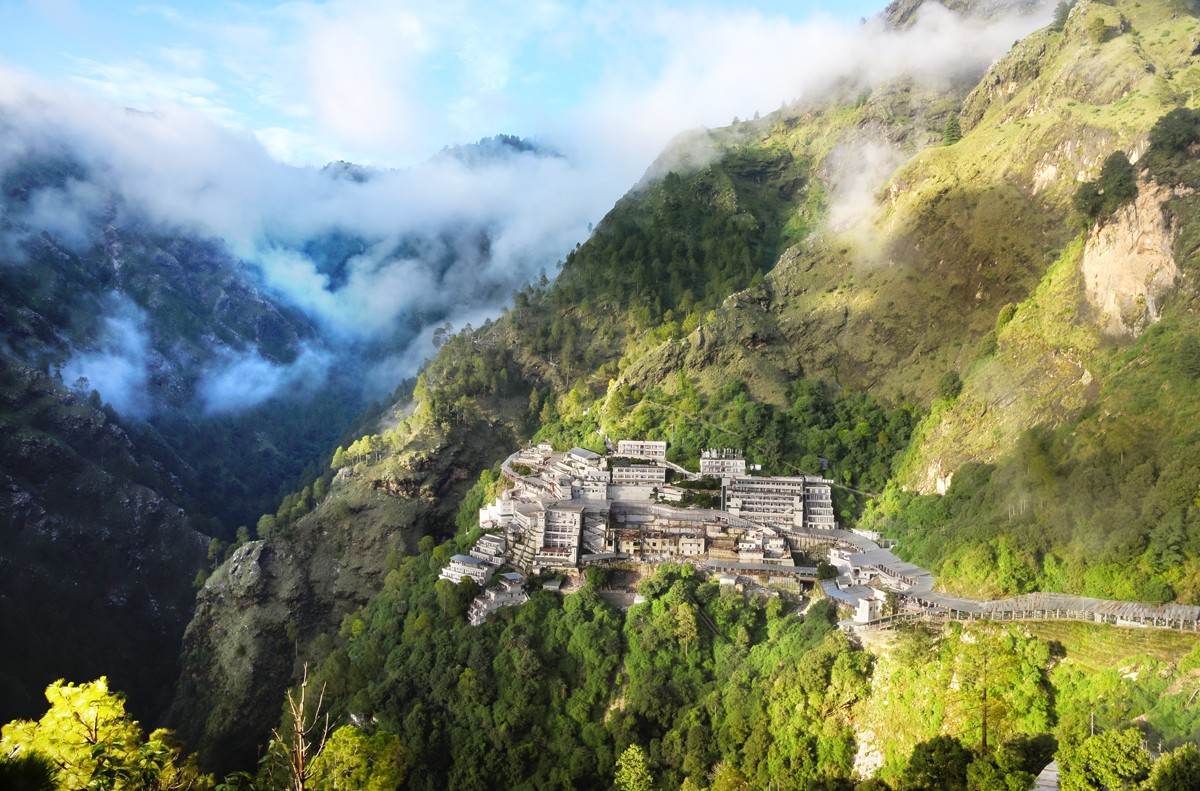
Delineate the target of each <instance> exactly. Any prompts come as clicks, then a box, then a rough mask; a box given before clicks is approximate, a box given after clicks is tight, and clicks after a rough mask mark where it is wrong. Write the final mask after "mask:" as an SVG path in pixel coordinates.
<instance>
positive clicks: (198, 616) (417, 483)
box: [0, 0, 1200, 791]
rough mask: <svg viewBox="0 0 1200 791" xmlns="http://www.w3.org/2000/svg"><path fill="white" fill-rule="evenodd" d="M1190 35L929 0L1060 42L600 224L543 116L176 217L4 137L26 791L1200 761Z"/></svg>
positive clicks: (855, 93) (634, 779) (885, 17)
mask: <svg viewBox="0 0 1200 791" xmlns="http://www.w3.org/2000/svg"><path fill="white" fill-rule="evenodd" d="M1197 13H1198V12H1197V9H1196V8H1194V7H1193V5H1192V4H1189V3H1175V2H1167V1H1166V0H1141V2H1134V1H1133V0H1112V2H1098V0H1078V2H1073V3H1061V4H1057V5H1053V6H1052V5H1039V4H1037V3H1026V2H976V0H963V2H958V1H957V0H956V1H955V2H949V0H946V2H933V0H928V1H927V2H921V1H920V0H912V2H909V1H908V0H898V2H895V3H892V4H891V5H889V6H888V7H887V8H886V9H884V10H883V11H882V12H881V13H880V14H879V15H878V16H877V17H875V18H873V19H871V20H864V21H863V23H862V24H861V25H860V29H859V30H858V32H857V33H856V35H859V36H863V37H866V40H868V41H873V42H875V43H877V44H878V45H879V46H880V47H883V48H884V49H886V46H891V43H890V42H904V41H909V40H910V39H905V38H903V37H904V36H912V37H914V39H912V40H916V41H918V42H921V41H924V42H925V43H926V44H928V45H929V46H932V44H931V42H934V41H937V42H938V45H939V46H943V45H945V46H950V43H952V44H954V45H955V46H961V45H962V43H963V42H962V41H954V42H950V43H947V41H946V37H953V36H959V37H967V38H968V39H969V38H970V37H971V36H980V37H981V38H980V40H983V37H984V36H985V34H987V33H988V31H992V30H995V29H1002V30H1007V29H1008V28H1006V27H1004V25H1018V24H1020V25H1024V28H1023V31H1024V32H1022V33H1021V36H1020V38H1019V39H1018V40H1017V41H1015V42H1013V43H1012V44H1011V46H1009V44H1008V43H1007V42H1005V43H1004V46H1005V47H1007V50H1006V51H1003V52H1001V53H999V57H998V58H997V59H996V60H995V61H994V62H993V63H991V64H990V65H987V66H986V68H984V67H983V66H972V65H970V63H974V61H970V62H968V61H965V60H964V61H962V63H963V64H967V65H961V67H955V68H951V67H950V66H946V67H944V68H938V69H928V68H927V69H926V70H925V71H920V70H916V69H914V70H913V71H912V72H911V73H906V72H904V71H903V70H896V71H895V72H893V71H888V72H886V75H885V76H880V75H879V74H876V73H875V72H873V71H871V69H870V68H868V65H867V63H866V61H864V63H863V64H860V66H858V67H856V68H853V69H847V70H845V71H844V73H840V76H839V77H838V79H836V80H831V81H830V83H829V84H828V85H825V86H823V87H822V89H821V90H820V91H816V92H811V93H809V94H806V95H805V96H803V97H801V98H799V99H795V100H790V99H789V100H787V101H784V103H783V104H782V106H780V108H779V109H778V110H776V111H773V112H767V113H761V114H760V113H757V112H756V113H755V114H754V117H753V118H751V119H749V120H744V121H743V120H738V119H735V120H734V122H733V123H731V124H729V125H727V126H721V127H711V128H700V129H693V130H691V131H687V132H684V133H682V134H680V135H678V136H677V137H676V138H674V139H673V141H672V142H671V144H670V145H669V146H668V147H667V148H666V149H665V150H664V151H662V152H661V153H660V154H659V156H658V158H657V159H656V160H655V161H654V162H652V163H651V164H650V165H649V167H648V168H647V169H646V171H645V175H644V176H643V177H642V179H641V180H640V181H638V182H636V183H635V184H634V185H633V186H632V187H630V188H628V191H627V192H625V194H624V195H623V197H621V198H620V199H619V200H617V201H616V202H615V204H613V205H611V207H607V206H606V207H605V208H606V212H607V213H606V214H605V215H604V216H603V218H602V219H600V220H599V221H598V222H596V223H595V224H594V225H593V224H592V223H590V222H588V223H587V232H586V234H585V233H582V232H580V228H579V225H581V224H582V223H581V222H580V220H579V216H581V215H578V214H576V213H572V212H574V211H575V210H577V209H578V208H579V207H578V206H577V205H576V204H575V202H578V201H581V200H582V199H581V198H578V197H577V196H571V195H570V194H569V190H568V189H566V186H569V185H571V184H573V183H574V182H570V181H569V180H565V177H564V176H563V173H564V172H570V170H571V168H573V167H575V166H576V165H575V164H574V161H573V159H572V157H573V156H576V155H577V154H578V152H573V151H571V150H570V149H568V148H564V149H562V152H560V150H559V149H557V148H555V147H554V146H552V145H549V144H542V143H541V142H537V141H530V140H525V139H523V138H519V137H515V136H508V135H501V136H499V137H496V138H485V139H484V140H481V141H480V143H478V144H475V145H472V146H462V147H456V148H451V149H445V150H444V151H443V152H442V153H441V154H439V155H437V156H435V157H433V158H432V159H430V160H429V161H427V162H425V163H424V164H421V165H417V166H414V167H413V168H412V169H411V170H409V171H400V170H395V171H393V170H386V169H375V168H369V167H363V168H359V167H358V166H353V165H348V164H346V163H344V162H343V163H337V164H335V165H330V166H328V167H325V168H321V169H314V168H307V169H306V168H294V169H287V168H284V167H283V166H282V165H279V164H278V163H274V162H265V161H260V159H259V157H260V154H257V153H247V152H248V151H251V149H252V147H250V148H246V149H245V150H243V149H242V148H237V147H236V146H235V149H236V150H237V151H238V152H240V153H238V158H237V159H236V160H235V161H237V162H240V163H242V167H243V168H244V169H245V171H246V172H247V173H252V174H256V176H257V177H258V178H259V179H260V185H259V186H258V187H254V188H250V187H247V186H245V184H241V185H240V186H239V182H238V181H237V180H236V179H232V180H230V179H229V178H228V174H225V175H223V176H222V177H221V178H218V179H216V180H215V181H213V182H212V183H211V184H209V185H208V186H206V187H205V188H204V189H202V190H199V191H198V192H195V193H192V192H187V191H186V190H185V192H184V195H185V197H186V200H180V201H178V202H175V201H163V202H161V205H159V204H154V203H153V202H151V201H147V199H146V195H147V193H145V192H144V191H139V190H143V189H144V180H143V179H141V178H133V177H132V176H131V175H130V173H129V172H126V170H129V169H132V172H134V173H135V174H141V173H145V172H147V170H146V169H147V168H149V166H148V165H146V166H145V167H143V166H142V165H139V164H137V163H136V162H131V160H129V159H128V158H126V159H121V158H120V157H117V158H115V159H111V160H105V159H104V158H103V157H102V156H100V155H99V154H96V153H95V150H91V149H88V148H87V147H86V146H83V147H80V148H78V150H77V151H76V153H75V154H71V153H70V151H72V145H74V144H73V142H72V141H71V140H70V139H68V138H69V135H66V133H65V132H64V133H61V135H60V138H55V140H57V142H56V144H55V145H49V144H45V145H42V146H41V147H40V148H36V149H33V148H23V149H22V148H19V147H17V146H15V145H13V146H8V147H7V148H4V147H0V154H2V155H3V156H0V165H2V167H0V187H2V195H3V201H4V203H3V206H4V213H3V216H2V225H0V231H2V233H0V253H2V254H3V256H4V257H5V258H4V264H5V265H4V267H2V268H0V294H3V299H2V300H0V329H2V330H3V341H4V343H3V346H2V347H0V420H3V422H4V425H5V428H6V431H5V433H4V439H3V440H2V441H0V487H3V488H4V490H5V492H6V493H7V496H6V497H3V498H0V501H2V502H3V504H2V505H0V512H3V531H4V532H3V541H2V542H0V633H2V634H3V635H4V636H5V645H7V646H18V648H16V649H15V650H14V649H6V650H4V651H3V652H0V715H3V716H0V721H9V720H11V722H10V724H8V725H6V726H4V729H3V732H2V734H3V735H2V736H0V778H6V777H7V776H6V775H4V772H6V771H9V767H10V766H17V765H21V766H24V764H22V762H27V763H29V764H30V765H32V764H36V763H37V761H38V760H40V759H37V758H36V756H37V755H42V756H44V757H45V758H46V759H47V760H49V761H50V762H51V763H52V764H53V766H54V767H57V768H52V770H50V775H49V777H50V780H49V781H48V783H49V785H45V786H44V787H59V788H76V787H85V786H88V784H89V783H91V784H92V785H93V786H95V787H106V788H114V789H115V788H135V787H137V788H142V787H156V788H194V789H205V788H218V789H225V791H232V790H233V789H246V790H247V791H250V789H255V790H261V791H273V790H274V789H280V788H285V787H286V788H292V789H296V791H302V789H305V788H308V789H313V791H317V789H321V790H322V791H324V789H335V788H337V789H358V788H373V789H395V788H410V789H442V788H456V789H457V788H461V789H481V790H482V789H488V788H498V787H512V788H529V789H549V788H561V789H584V788H613V787H616V788H619V789H621V791H633V790H634V789H636V791H646V790H647V789H650V788H664V789H685V788H686V789H696V790H697V791H698V790H699V789H702V788H709V789H741V788H791V789H803V790H804V791H819V790H820V789H837V790H838V791H841V790H845V791H853V790H856V789H864V790H870V789H876V791H877V790H878V789H893V790H894V791H924V790H926V789H927V790H928V791H934V789H952V790H954V791H957V790H958V789H962V791H967V790H968V789H970V790H971V791H976V790H978V791H984V790H985V789H986V790H987V791H991V789H1006V791H1007V790H1009V789H1028V788H1031V787H1033V783H1034V777H1035V776H1036V775H1037V774H1038V773H1039V772H1040V771H1041V770H1042V769H1043V768H1044V767H1045V766H1046V765H1047V764H1048V763H1050V761H1051V760H1055V761H1057V765H1058V767H1059V770H1060V775H1061V782H1062V785H1061V787H1062V788H1064V789H1097V791H1099V790H1100V789H1105V788H1108V789H1111V788H1118V787H1120V788H1138V789H1159V788H1162V789H1168V788H1169V789H1173V788H1191V787H1195V785H1194V781H1195V778H1196V777H1200V747H1197V744H1200V709H1197V708H1196V705H1197V695H1198V694H1200V637H1198V635H1197V631H1198V629H1200V456H1197V450H1196V449H1197V448H1198V447H1200V433H1198V432H1200V422H1197V420H1196V419H1195V418H1196V416H1197V415H1198V414H1200V327H1198V325H1197V320H1198V319H1197V309H1198V308H1200V281H1198V280H1197V278H1196V273H1197V271H1198V270H1197V255H1198V254H1200V192H1197V190H1200V165H1197V162H1198V161H1200V160H1198V156H1200V105H1198V104H1197V100H1196V97H1195V91H1194V88H1195V86H1197V85H1200V54H1198V53H1200V45H1197V42H1198V41H1200V17H1198V16H1197ZM1013 20H1016V22H1014V21H1013ZM928 25H932V26H933V27H932V28H928V29H927V28H926V27H925V26H928ZM929 30H932V31H934V32H933V33H930V32H929ZM989 35H990V34H989ZM922 36H924V37H926V38H925V39H922V38H921V37H922ZM885 45H886V46H885ZM895 46H897V47H901V46H902V44H896V45H895ZM903 46H907V45H903ZM897 51H900V50H897ZM905 51H908V50H905ZM937 62H938V63H941V61H937ZM947 62H948V63H951V64H952V65H953V64H954V62H953V61H947ZM0 98H3V97H0ZM22 123H28V121H27V119H26V117H25V116H24V115H22V113H21V112H18V111H17V110H15V109H13V110H9V109H5V108H4V106H2V105H0V141H3V140H9V141H10V142H11V141H12V140H15V139H17V138H21V139H22V140H24V137H22V135H25V131H22V130H24V127H21V124H22ZM114 123H116V122H114ZM119 123H120V124H139V123H158V119H140V118H135V119H134V120H132V121H120V122H119ZM31 128H32V127H31ZM119 128H120V129H122V130H125V127H124V126H120V127H119ZM130 128H134V127H130ZM14 130H17V131H14ZM45 134H50V133H48V132H47V133H45ZM56 134H59V133H56ZM6 136H7V137H6ZM30 139H35V138H34V137H31V138H30ZM243 144H244V141H243V142H241V143H238V144H237V146H242V145H243ZM97 150H99V149H97ZM254 150H255V151H256V150H257V149H254ZM12 151H18V152H19V154H12V153H11V152H12ZM64 151H66V152H68V153H63V152H64ZM48 152H49V153H48ZM113 156H116V155H113ZM120 156H122V157H127V156H128V155H127V154H121V155H120ZM261 156H262V157H265V155H261ZM135 159H136V158H135ZM139 168H141V169H139ZM547 173H549V174H550V176H545V174H547ZM530 174H537V175H536V178H543V177H545V178H548V179H550V180H549V181H545V182H542V181H523V179H533V178H535V176H532V175H530ZM214 178H215V177H214ZM439 179H444V180H445V183H446V184H448V185H450V186H448V187H446V190H447V192H445V193H444V194H439V195H438V196H437V197H436V200H435V199H431V200H430V205H429V206H422V205H420V201H419V200H418V199H417V198H416V197H413V196H414V195H416V194H417V193H416V192H415V190H416V186H415V185H419V184H422V183H426V182H427V183H441V182H440V181H439ZM252 180H253V179H248V180H247V181H252ZM181 183H183V184H185V185H186V184H187V183H188V182H186V179H184V180H181ZM516 184H521V185H534V186H533V187H530V188H529V189H528V190H519V189H514V185H516ZM268 185H269V187H268ZM178 187H179V185H178V184H172V186H171V189H172V190H174V189H176V188H178ZM622 189H625V186H623V187H622ZM241 190H246V194H245V195H242V194H241ZM505 190H511V193H510V192H506V191H505ZM275 191H278V193H279V194H286V195H287V196H288V200H278V199H277V197H278V196H277V195H275ZM171 194H174V193H171ZM510 194H511V204H512V205H509V199H508V198H506V197H505V196H506V195H510ZM547 194H553V195H555V196H557V197H556V199H555V200H548V199H547V197H546V196H547ZM197 196H205V197H203V199H200V198H197ZM247 196H248V197H247ZM312 196H317V197H312ZM556 200H557V201H558V202H560V203H562V204H564V205H563V206H558V207H557V208H560V209H563V212H562V214H558V213H553V212H552V213H549V214H547V215H543V214H539V213H538V211H535V209H537V210H540V209H542V208H545V207H549V206H552V205H554V204H555V202H556ZM256 201H257V202H256ZM434 204H436V206H435V205H434ZM567 204H569V205H567ZM446 206H449V207H452V209H453V210H449V209H447V210H445V211H444V212H442V213H439V211H441V209H444V208H445V207H446ZM188 207H190V208H188ZM218 207H221V208H220V210H219V211H218V210H216V209H217V208H218ZM435 208H436V209H438V211H434V209H435ZM51 209H53V210H51ZM567 209H571V211H570V212H568V211H567ZM189 211H194V212H196V215H195V216H194V217H192V216H189V215H188V212H189ZM523 212H528V213H523ZM529 217H535V218H536V222H535V221H534V220H531V219H527V218H529ZM47 218H50V219H47ZM525 223H531V224H525ZM313 229H315V230H313ZM572 234H577V235H578V239H577V240H576V237H575V236H572ZM568 239H570V240H571V241H569V242H568V241H566V240H568ZM556 259H559V260H558V262H557V265H556V264H555V260H556ZM305 284H307V285H305ZM456 300H457V301H456ZM372 402H373V403H372ZM514 449H516V450H515V452H514ZM56 679H62V680H61V681H56ZM47 685H49V686H47ZM43 688H46V689H47V703H48V704H49V705H50V708H49V709H48V710H47V709H46V703H42V701H41V699H40V697H39V696H38V691H39V690H41V689H43ZM301 699H303V700H304V701H305V704H304V705H300V704H298V701H300V700H301ZM43 712H45V713H44V714H43ZM39 717H41V719H38V718H39ZM89 722H90V723H92V725H91V726H89V725H88V723H89ZM139 723H140V724H139ZM81 724H82V726H83V730H82V731H81V730H79V727H80V725H81ZM159 726H164V728H163V729H161V730H160V729H159ZM89 727H90V730H89ZM167 729H169V730H167ZM80 745H87V749H86V750H84V749H82V748H81V747H80ZM297 761H299V764H297ZM298 765H302V766H304V767H307V769H298V768H297V766H298ZM12 771H16V769H13V770H12ZM30 771H33V770H30ZM89 778H90V779H89ZM137 778H148V779H144V780H139V779H137ZM97 783H100V785H98V786H97V785H96V784H97ZM104 783H107V785H104ZM1189 783H1191V785H1189ZM147 784H149V785H147ZM38 787H43V786H38Z"/></svg>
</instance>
